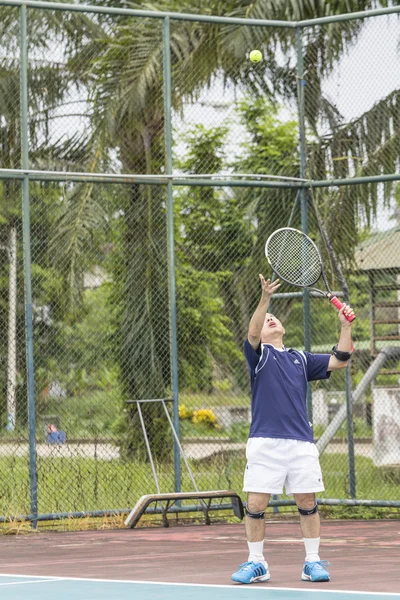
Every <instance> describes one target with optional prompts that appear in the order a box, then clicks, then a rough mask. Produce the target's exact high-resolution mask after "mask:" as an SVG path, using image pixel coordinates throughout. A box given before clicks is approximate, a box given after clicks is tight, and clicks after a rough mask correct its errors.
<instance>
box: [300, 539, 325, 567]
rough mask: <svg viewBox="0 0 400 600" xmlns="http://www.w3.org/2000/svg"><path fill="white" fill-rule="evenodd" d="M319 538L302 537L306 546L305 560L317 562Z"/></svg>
mask: <svg viewBox="0 0 400 600" xmlns="http://www.w3.org/2000/svg"><path fill="white" fill-rule="evenodd" d="M320 540H321V538H319V537H317V538H303V542H304V546H305V548H306V562H317V561H318V560H320V558H319V554H318V551H319V542H320Z"/></svg>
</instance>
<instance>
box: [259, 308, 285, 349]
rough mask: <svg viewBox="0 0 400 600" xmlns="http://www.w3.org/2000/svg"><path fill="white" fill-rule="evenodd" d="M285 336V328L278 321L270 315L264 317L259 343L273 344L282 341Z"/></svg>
mask: <svg viewBox="0 0 400 600" xmlns="http://www.w3.org/2000/svg"><path fill="white" fill-rule="evenodd" d="M284 335H285V328H284V327H283V325H282V323H281V322H280V320H279V319H277V318H276V317H274V315H272V314H271V313H267V314H266V316H265V321H264V325H263V328H262V331H261V341H262V343H263V344H268V343H273V342H276V341H277V340H282V338H283V336H284Z"/></svg>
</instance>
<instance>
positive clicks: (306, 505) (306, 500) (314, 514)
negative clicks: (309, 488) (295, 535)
mask: <svg viewBox="0 0 400 600" xmlns="http://www.w3.org/2000/svg"><path fill="white" fill-rule="evenodd" d="M294 499H295V502H296V504H297V508H298V509H299V513H300V527H301V532H302V534H303V541H304V546H305V550H306V559H305V568H304V569H303V573H302V579H306V580H308V581H309V580H311V581H329V573H328V571H326V569H325V568H324V565H322V564H321V561H320V557H319V543H320V532H321V522H320V518H319V513H318V507H317V502H316V500H315V494H313V493H310V494H294ZM310 564H314V567H311V570H313V571H315V572H311V571H310V568H308V570H307V568H306V566H307V565H310ZM324 564H326V563H324ZM315 567H316V568H315ZM309 571H310V572H309Z"/></svg>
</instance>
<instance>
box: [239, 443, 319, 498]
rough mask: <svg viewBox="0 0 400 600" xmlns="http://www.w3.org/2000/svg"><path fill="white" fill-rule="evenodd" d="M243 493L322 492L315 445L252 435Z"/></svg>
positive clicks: (247, 450) (248, 444) (247, 455)
mask: <svg viewBox="0 0 400 600" xmlns="http://www.w3.org/2000/svg"><path fill="white" fill-rule="evenodd" d="M246 458H247V465H246V469H245V472H244V487H243V491H244V492H258V493H260V494H282V492H283V487H284V486H285V488H286V493H287V494H308V493H312V492H322V491H323V490H324V489H325V488H324V484H323V481H322V473H321V466H320V464H319V452H318V448H317V447H316V445H315V444H313V443H311V442H302V441H299V440H284V439H280V438H262V437H254V438H249V439H248V441H247V447H246Z"/></svg>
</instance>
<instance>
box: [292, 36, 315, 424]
mask: <svg viewBox="0 0 400 600" xmlns="http://www.w3.org/2000/svg"><path fill="white" fill-rule="evenodd" d="M296 42H297V108H298V115H299V150H300V177H301V178H302V179H304V178H305V177H306V162H307V156H306V127H305V117H304V85H305V80H304V79H303V76H304V63H303V41H302V29H301V28H300V27H297V28H296ZM300 211H301V228H302V230H303V231H304V233H308V202H307V194H306V190H305V188H301V189H300ZM303 302H304V313H303V314H304V348H305V350H306V351H307V352H310V351H311V326H310V323H311V319H310V294H309V292H308V290H304V292H303ZM307 414H308V418H309V420H310V422H312V418H313V414H312V395H311V385H310V384H307Z"/></svg>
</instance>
